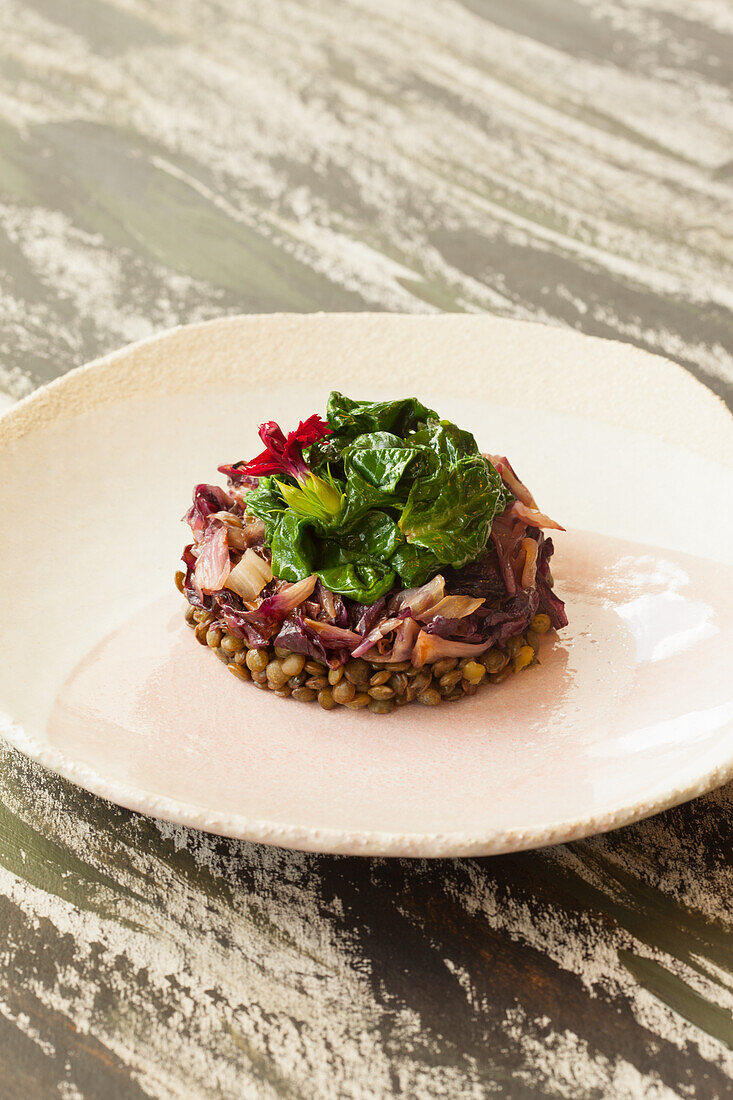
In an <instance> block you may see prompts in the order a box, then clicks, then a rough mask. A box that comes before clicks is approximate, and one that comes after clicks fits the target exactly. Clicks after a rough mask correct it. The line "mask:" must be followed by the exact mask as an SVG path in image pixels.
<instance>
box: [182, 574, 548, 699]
mask: <svg viewBox="0 0 733 1100" xmlns="http://www.w3.org/2000/svg"><path fill="white" fill-rule="evenodd" d="M184 579H185V575H184V574H183V573H182V572H178V573H176V586H177V588H178V590H179V591H180V592H183V593H184V594H185V592H184V585H183V582H184ZM186 622H187V623H188V625H189V626H190V627H191V628H192V629H193V632H194V636H195V638H196V641H197V642H199V643H200V644H201V645H204V646H208V647H209V649H212V650H213V651H214V653H215V654H216V656H217V657H218V658H219V660H220V661H222V662H223V663H224V664H225V665H226V666H227V668H228V669H229V671H230V672H231V674H232V675H233V676H236V677H237V678H238V679H239V680H251V682H252V683H253V684H254V686H255V687H256V688H259V689H260V690H261V691H271V692H273V693H274V694H275V695H277V696H279V697H280V698H283V699H295V700H296V701H297V702H299V703H314V702H318V704H319V705H320V706H321V707H323V709H324V710H333V709H334V707H338V706H343V707H348V708H349V710H361V709H363V708H364V707H366V708H367V709H368V710H370V711H372V712H373V713H374V714H389V712H390V711H392V710H394V709H395V707H401V706H405V705H406V704H407V703H412V702H416V703H421V704H422V705H423V706H426V707H434V706H437V705H438V704H439V703H452V702H455V700H457V699H462V698H463V697H464V696H466V695H475V694H476V692H477V691H478V689H479V687H480V686H481V685H482V684H500V683H502V682H503V681H504V680H506V679H508V677H509V676H511V675H512V674H513V673H515V672H521V671H523V670H524V669H526V668H529V667H531V666H532V665H533V664H536V663H537V660H538V653H539V648H540V639H541V637H542V635H544V634H547V633H548V631H550V629H551V626H550V620H549V618H548V616H547V615H543V614H540V615H535V617H534V618H533V619H532V621H531V623H530V625H529V629H528V630H526V631H525V633H524V634H518V635H516V636H515V637H513V638H510V639H509V640H508V642H507V643H506V646H505V647H504V648H503V649H498V648H493V649H488V650H487V651H486V652H485V653H482V654H481V655H480V656H479V657H464V658H463V659H462V660H459V659H458V658H457V657H450V658H445V659H443V660H441V661H436V662H435V663H434V664H431V665H424V666H423V667H422V668H414V667H413V665H412V664H411V663H410V662H409V661H402V662H399V663H395V664H390V665H389V666H388V667H385V665H384V664H377V663H375V662H371V661H369V660H368V658H365V657H360V658H357V659H355V660H354V659H352V660H350V661H347V662H346V664H344V665H340V666H339V667H338V668H331V667H330V666H329V665H327V664H325V663H324V662H323V661H316V660H313V659H312V658H310V657H305V656H303V654H302V653H293V652H292V651H291V650H288V649H283V648H281V647H280V646H273V645H269V646H262V647H254V646H249V645H248V644H247V642H246V641H244V640H243V639H242V638H235V637H234V636H233V635H232V634H230V633H229V632H228V631H227V630H226V628H225V626H224V624H223V623H222V622H221V620H219V619H217V617H216V614H215V613H213V612H211V611H204V610H200V609H198V608H195V607H192V606H191V604H187V606H186Z"/></svg>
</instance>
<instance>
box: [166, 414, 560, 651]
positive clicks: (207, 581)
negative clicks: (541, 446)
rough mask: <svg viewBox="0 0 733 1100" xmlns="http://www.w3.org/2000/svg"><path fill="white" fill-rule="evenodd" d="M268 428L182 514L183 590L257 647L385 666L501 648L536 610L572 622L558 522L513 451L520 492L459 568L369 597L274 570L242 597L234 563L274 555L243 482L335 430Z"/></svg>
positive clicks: (294, 460) (511, 477)
mask: <svg viewBox="0 0 733 1100" xmlns="http://www.w3.org/2000/svg"><path fill="white" fill-rule="evenodd" d="M264 427H265V428H266V429H267V430H266V431H265V430H264V429H263V441H264V442H265V443H266V447H267V450H266V451H265V452H263V454H262V455H260V456H258V459H257V460H256V461H255V462H254V463H250V464H248V465H247V466H246V467H245V465H244V464H236V463H235V464H234V465H233V466H226V467H221V468H220V469H221V470H222V472H224V473H226V474H227V476H228V477H229V481H230V492H229V493H227V492H226V491H225V490H223V489H221V488H219V487H218V486H215V485H203V484H202V485H198V486H196V489H195V491H194V497H193V503H192V505H191V507H190V508H189V510H188V512H187V513H186V516H185V519H186V521H187V522H188V524H189V526H190V527H191V531H192V533H193V540H194V541H193V542H192V543H191V544H189V545H188V546H187V547H186V548H185V550H184V553H183V562H184V565H185V577H184V581H183V588H184V592H185V594H186V597H187V599H188V601H189V603H190V604H191V605H192V606H193V607H195V608H197V609H200V610H204V611H207V612H209V613H210V614H213V615H214V616H216V618H217V619H218V620H219V621H220V622H221V623H222V624H223V625H224V626H225V627H226V629H227V630H228V631H229V632H230V633H231V634H233V635H234V636H235V637H239V638H242V639H244V640H246V642H247V644H248V645H250V646H256V647H263V646H267V645H271V644H274V645H276V646H281V647H282V648H284V649H288V650H291V651H292V652H294V653H302V654H304V655H305V656H307V657H311V658H313V659H315V660H318V661H322V662H325V663H327V664H329V665H330V666H331V667H333V668H336V667H338V666H339V665H341V664H344V663H345V662H346V661H348V660H349V659H352V658H358V657H361V656H364V657H366V658H367V659H368V660H369V661H370V662H372V663H377V664H384V665H385V666H387V667H388V666H389V665H390V663H397V662H403V661H407V660H411V661H412V663H413V665H415V667H421V666H422V664H424V663H426V662H427V663H431V662H433V661H436V660H439V659H440V658H441V657H444V656H450V657H456V656H457V657H460V656H465V657H468V656H472V655H480V654H481V653H484V652H485V651H486V650H488V649H490V648H493V647H498V648H503V647H505V646H506V644H507V642H508V641H509V639H510V638H512V637H514V636H516V635H519V634H522V633H524V631H525V630H527V628H528V627H529V624H530V623H531V621H532V619H533V618H534V616H535V615H536V614H537V613H538V611H539V612H543V613H544V614H546V615H547V616H548V617H549V619H550V622H551V624H552V626H553V627H555V629H560V628H561V627H564V626H567V622H568V620H567V615H566V614H565V607H564V604H563V601H562V600H561V599H560V598H559V597H558V596H557V595H556V594H555V593H554V591H553V588H552V575H551V573H550V564H549V563H550V558H551V557H552V554H553V550H554V547H553V543H552V539H551V538H547V537H546V536H545V535H544V533H543V530H542V529H543V528H546V527H555V528H556V527H558V526H559V525H557V524H555V523H554V522H553V521H552V520H550V519H549V518H548V517H547V516H545V515H544V514H543V513H542V512H540V511H539V510H538V509H537V507H536V505H535V502H534V498H533V497H532V496H531V494H530V493H529V490H527V489H526V488H525V487H524V486H523V485H522V483H521V482H520V481H519V479H518V478H517V476H516V474H515V473H514V471H513V470H512V469H511V467H510V466H509V464H508V463H507V462H506V459H500V460H499V459H495V462H496V464H497V469H499V470H500V472H501V474H502V476H503V477H504V480H505V483H506V484H507V487H508V488H509V489H510V490H511V491H512V493H513V498H512V500H511V501H510V502H509V503H508V504H507V506H506V508H505V509H504V511H503V512H502V514H501V515H499V516H497V517H496V519H495V521H494V525H493V529H492V532H491V541H490V542H489V544H488V547H487V549H486V550H485V551H484V552H483V553H482V554H481V555H480V556H479V557H478V558H476V559H475V560H473V561H469V562H468V563H467V564H466V565H464V566H463V567H462V568H460V569H453V568H450V567H446V568H445V569H444V570H443V572H442V573H438V574H437V575H436V576H433V577H432V578H431V579H430V580H428V581H427V582H426V583H425V584H423V585H422V586H419V587H417V588H411V589H398V588H395V589H393V590H392V591H390V592H388V593H387V594H386V595H383V596H381V597H380V598H379V599H377V600H376V601H375V602H374V603H372V604H370V605H365V604H362V603H359V602H357V601H356V600H354V599H351V598H349V597H347V596H341V595H338V594H336V593H334V592H331V591H330V590H329V589H327V588H326V587H325V585H324V584H323V582H322V581H321V580H319V579H317V578H316V577H315V576H310V577H306V578H305V579H303V580H300V581H297V582H296V583H294V584H289V583H287V582H285V581H282V580H280V579H278V578H277V577H274V578H273V579H272V580H271V581H269V583H266V584H265V587H264V588H263V589H262V591H261V592H260V593H259V594H258V595H257V596H256V597H255V598H254V599H253V600H252V601H249V602H245V600H243V599H242V596H241V595H240V594H238V593H237V592H235V591H232V590H231V589H230V588H228V587H227V582H228V579H229V576H230V572H231V570H233V569H234V570H236V569H237V567H238V565H239V562H240V560H241V558H242V556H243V555H244V554H246V553H249V554H250V555H251V554H253V553H255V552H256V553H257V554H258V555H260V556H261V557H262V558H263V559H264V560H265V562H268V563H269V562H270V561H271V554H270V550H269V548H268V547H267V546H263V545H262V534H261V530H260V527H261V524H260V523H259V521H252V520H251V518H250V519H248V518H247V516H246V491H242V489H243V488H244V489H245V490H246V487H247V486H249V485H252V484H253V483H255V482H256V477H253V476H252V475H253V473H254V472H255V471H257V472H258V473H264V472H265V468H266V467H267V466H268V463H269V464H272V463H276V462H280V463H291V464H293V466H296V465H299V464H300V463H301V462H302V447H303V446H305V445H307V442H308V441H309V440H310V439H311V437H312V438H313V439H317V438H322V437H323V435H325V434H326V433H325V431H324V428H325V426H324V425H323V422H322V421H318V420H317V418H315V419H314V418H311V419H310V420H309V421H306V422H305V423H304V424H301V425H300V426H299V428H298V429H297V431H296V432H293V433H290V436H288V437H287V438H285V437H284V436H282V433H280V435H278V434H277V432H274V431H273V430H271V429H272V426H271V425H266V426H264ZM281 436H282V438H281ZM253 522H255V523H257V524H258V525H259V526H258V527H255V526H253ZM252 546H255V547H256V548H257V549H256V551H255V550H252V549H251V547H252ZM237 576H238V573H235V580H236V577H237ZM263 579H265V578H264V576H263ZM233 587H237V585H236V584H234V581H233ZM239 587H240V591H244V589H242V588H241V586H239Z"/></svg>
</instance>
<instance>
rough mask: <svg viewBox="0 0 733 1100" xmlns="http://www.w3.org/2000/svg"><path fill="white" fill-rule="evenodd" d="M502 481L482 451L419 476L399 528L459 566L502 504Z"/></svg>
mask: <svg viewBox="0 0 733 1100" xmlns="http://www.w3.org/2000/svg"><path fill="white" fill-rule="evenodd" d="M504 499H505V498H504V491H503V486H502V481H501V478H500V476H499V474H498V473H497V472H496V470H495V469H494V467H493V466H492V465H491V463H490V462H488V461H487V460H486V459H485V458H484V457H483V456H482V455H478V454H476V455H466V456H464V457H463V458H460V459H459V460H458V462H456V464H455V465H453V466H441V468H440V470H439V472H437V473H436V474H434V475H432V476H430V475H428V476H425V477H422V478H419V479H418V480H417V481H416V482H415V483H414V485H413V486H412V489H411V490H410V495H409V497H408V499H407V504H406V506H405V510H404V512H403V513H402V519H401V520H400V529H401V531H402V534H403V535H404V536H405V538H406V539H407V541H408V542H409V543H412V544H417V545H418V546H422V547H424V548H425V549H426V550H430V551H432V552H433V553H434V554H435V556H436V558H438V560H439V561H441V562H444V563H445V564H449V565H454V566H460V565H464V564H465V562H467V561H468V560H469V559H470V558H475V557H477V556H478V555H479V554H480V553H481V551H482V550H483V549H484V547H485V546H486V543H487V541H488V538H489V534H490V533H491V523H492V520H493V518H494V515H495V513H496V510H497V508H503V506H504Z"/></svg>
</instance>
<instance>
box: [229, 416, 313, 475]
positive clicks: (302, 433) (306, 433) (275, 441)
mask: <svg viewBox="0 0 733 1100" xmlns="http://www.w3.org/2000/svg"><path fill="white" fill-rule="evenodd" d="M259 431H260V439H261V440H262V442H263V443H264V444H265V450H264V451H263V452H262V454H259V455H257V457H256V458H253V459H252V460H251V461H250V462H248V463H247V464H246V466H241V467H239V469H238V472H239V473H240V474H244V475H246V476H248V477H264V476H265V475H267V474H289V475H290V477H294V478H295V479H296V481H300V480H302V479H303V478H304V477H306V476H307V475H308V474H309V472H310V471H309V469H308V466H307V465H306V461H305V459H304V458H303V448H304V447H310V445H311V444H312V443H316V442H317V441H318V440H319V439H323V438H324V436H327V435H330V434H331V428H329V426H328V424H327V423H326V422H325V420H321V418H320V416H319V415H318V414H317V413H314V414H313V416H309V417H308V419H307V420H302V421H301V422H300V424H299V425H298V427H297V428H296V429H295V431H294V432H289V433H288V436H287V438H286V437H285V435H284V434H283V432H282V429H281V428H280V426H279V425H278V424H276V423H275V421H274V420H268V421H267V422H266V423H265V424H260V429H259Z"/></svg>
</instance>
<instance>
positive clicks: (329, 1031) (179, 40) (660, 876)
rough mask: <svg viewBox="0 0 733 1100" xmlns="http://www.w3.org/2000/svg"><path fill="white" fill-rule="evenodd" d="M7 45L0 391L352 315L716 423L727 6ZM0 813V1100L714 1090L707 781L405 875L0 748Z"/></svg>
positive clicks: (11, 9)
mask: <svg viewBox="0 0 733 1100" xmlns="http://www.w3.org/2000/svg"><path fill="white" fill-rule="evenodd" d="M0 24H1V25H2V34H1V35H0V279H1V280H2V282H1V283H0V388H2V389H3V390H4V391H5V393H6V394H7V395H9V397H17V396H20V395H22V394H24V393H27V392H29V391H30V389H32V388H33V387H34V386H36V385H38V384H39V383H41V382H44V381H47V380H48V379H51V378H53V377H55V376H56V375H58V374H60V373H62V372H63V371H65V370H67V369H68V368H69V367H71V366H74V365H76V364H79V363H82V362H84V361H85V360H88V359H91V358H93V357H95V356H97V355H99V354H100V353H102V352H105V351H107V350H110V349H112V348H114V347H116V346H118V345H120V344H122V343H125V342H127V341H130V340H133V339H137V338H139V337H142V336H145V335H147V334H148V333H150V332H153V331H155V330H158V329H162V328H165V327H168V326H170V325H173V324H176V323H179V322H186V321H192V320H197V319H202V318H208V317H215V316H219V315H222V314H225V313H235V312H247V311H269V310H314V309H324V310H343V309H352V310H353V309H357V310H358V309H367V308H369V309H386V310H405V311H432V310H436V309H437V310H488V311H491V312H494V313H497V314H502V315H507V316H512V317H520V318H532V319H539V320H545V321H549V322H551V323H555V324H560V325H572V326H575V327H577V328H579V329H581V330H583V331H585V332H589V333H593V334H596V335H603V336H612V337H620V338H621V339H624V340H629V341H632V342H634V343H636V344H640V345H642V346H644V347H647V348H649V349H651V350H654V351H659V352H662V353H664V354H666V355H667V356H669V357H671V358H673V359H676V360H678V361H679V362H681V363H683V364H684V365H685V366H686V367H687V368H688V369H689V370H691V371H692V372H693V373H694V374H695V375H696V376H697V377H698V378H700V379H701V380H703V381H704V382H705V383H706V384H707V385H709V386H710V387H711V388H712V389H713V390H714V391H715V392H716V393H718V394H721V395H722V396H724V397H726V398H728V399H729V398H730V396H731V381H732V380H733V365H732V364H733V361H732V358H731V314H730V312H729V311H730V303H731V298H733V294H732V293H731V288H732V287H733V279H731V266H732V265H731V259H732V257H731V239H732V238H733V225H732V223H731V207H730V199H731V187H730V184H731V180H732V179H733V142H732V141H731V131H732V129H733V119H732V118H731V100H730V86H731V83H730V81H731V71H730V66H731V61H732V60H733V16H732V15H731V9H730V6H729V5H728V4H727V3H726V0H699V2H697V3H695V4H690V3H689V2H683V0H604V2H603V3H595V2H594V3H591V2H590V0H436V2H435V3H430V4H419V3H417V2H412V3H409V2H407V0H364V2H356V0H355V2H352V3H346V2H344V0H323V2H318V3H315V2H314V3H307V2H303V3H294V2H287V0H261V2H260V3H257V2H251V3H244V2H230V3H222V2H220V0H176V2H174V3H166V4H156V3H155V2H154V0H116V2H111V0H110V2H107V3H105V2H102V0H73V3H72V2H67V0H0ZM7 399H8V398H5V399H3V400H7ZM660 399H663V395H660ZM42 628H43V624H42V623H40V624H39V623H35V624H19V623H12V624H8V623H5V624H4V626H3V644H4V645H9V644H12V632H13V631H14V630H17V629H36V630H37V629H41V630H42ZM0 799H1V802H2V805H1V806H0V1069H1V1070H2V1079H1V1081H0V1095H1V1096H2V1097H3V1098H7V1100H41V1098H42V1100H46V1098H50V1097H60V1098H62V1100H145V1098H155V1100H159V1098H160V1100H164V1098H165V1100H168V1098H184V1100H188V1098H193V1100H198V1098H209V1097H217V1098H226V1100H239V1098H241V1097H250V1096H252V1097H260V1096H261V1097H274V1096H279V1095H282V1096H287V1097H295V1098H300V1097H383V1096H392V1095H404V1096H409V1097H459V1096H460V1097H464V1096H466V1097H483V1096H492V1095H502V1096H509V1097H578V1098H585V1097H597V1098H603V1100H606V1098H608V1100H616V1098H625V1097H655V1098H656V1097H659V1098H661V1097H700V1098H708V1097H725V1096H730V1095H731V1094H733V1014H732V1010H733V936H731V925H732V924H733V872H732V870H731V854H732V851H733V826H732V817H731V811H732V810H733V790H731V788H728V789H727V790H722V791H718V792H717V793H715V794H711V795H709V796H707V797H705V798H701V799H698V800H697V801H696V802H694V803H692V804H689V805H687V806H684V807H681V808H678V809H675V810H672V811H670V812H668V813H666V814H664V815H661V816H659V817H657V818H655V819H653V820H650V821H648V822H645V823H642V824H639V825H635V826H633V827H630V828H627V829H623V830H620V831H618V832H616V833H613V834H610V835H608V836H605V837H600V838H597V839H593V840H588V841H583V842H578V843H574V844H571V845H568V846H566V847H561V848H554V849H547V850H545V851H540V852H535V853H527V854H522V855H517V856H511V857H500V858H494V859H483V860H482V859H474V860H460V861H448V862H446V861H443V862H436V863H429V862H408V861H393V862H390V861H384V860H366V859H364V860H358V859H344V858H340V859H339V858H326V857H319V856H312V855H302V854H298V853H289V852H285V851H280V850H276V849H268V848H264V847H257V846H254V845H248V844H240V843H232V842H230V841H224V840H219V839H216V838H213V837H210V836H206V835H203V834H197V833H193V832H190V831H186V830H185V829H180V828H174V827H172V826H167V825H164V824H161V823H158V822H154V821H151V820H147V819H144V818H140V817H137V816H135V815H134V814H131V813H128V812H126V811H122V810H118V809H116V808H114V807H113V806H110V805H107V804H106V803H104V802H101V801H100V800H98V799H96V798H93V797H92V796H90V795H87V794H85V793H83V792H81V791H79V790H76V789H74V788H72V787H70V786H69V785H68V784H66V783H64V782H62V781H61V780H59V779H57V778H55V777H54V776H52V775H49V774H46V773H44V772H43V771H42V770H41V769H39V768H38V767H35V766H33V765H30V764H29V763H27V762H25V761H24V760H23V759H22V758H20V757H19V756H17V755H16V754H14V753H12V752H10V751H8V750H5V751H4V752H3V753H2V759H1V763H0Z"/></svg>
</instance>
